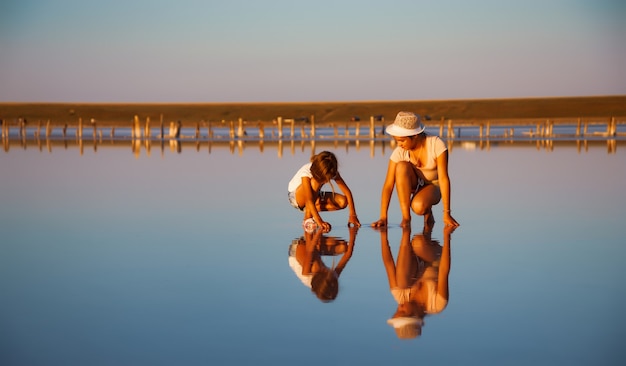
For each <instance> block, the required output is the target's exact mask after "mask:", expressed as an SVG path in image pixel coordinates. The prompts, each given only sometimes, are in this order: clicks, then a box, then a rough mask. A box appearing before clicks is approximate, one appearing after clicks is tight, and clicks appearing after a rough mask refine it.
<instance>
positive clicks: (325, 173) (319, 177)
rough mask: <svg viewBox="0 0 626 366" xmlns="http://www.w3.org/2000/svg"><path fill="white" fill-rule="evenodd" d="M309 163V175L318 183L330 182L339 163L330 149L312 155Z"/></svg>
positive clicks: (335, 173)
mask: <svg viewBox="0 0 626 366" xmlns="http://www.w3.org/2000/svg"><path fill="white" fill-rule="evenodd" d="M311 163H312V164H311V175H312V176H313V178H314V179H315V180H316V181H318V182H319V183H327V182H330V180H331V179H333V178H335V176H336V175H337V171H338V168H339V164H338V163H337V158H336V157H335V154H333V153H331V152H330V151H322V152H321V153H319V154H317V155H314V156H313V157H311Z"/></svg>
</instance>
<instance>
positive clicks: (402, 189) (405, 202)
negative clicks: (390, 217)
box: [396, 162, 418, 227]
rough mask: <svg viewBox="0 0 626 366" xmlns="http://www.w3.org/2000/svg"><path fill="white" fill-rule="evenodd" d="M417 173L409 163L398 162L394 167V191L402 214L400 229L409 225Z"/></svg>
mask: <svg viewBox="0 0 626 366" xmlns="http://www.w3.org/2000/svg"><path fill="white" fill-rule="evenodd" d="M417 180H418V178H417V173H416V171H415V168H414V167H413V165H411V163H408V162H400V163H398V164H397V165H396V191H397V193H398V203H399V204H400V212H401V213H402V222H401V223H400V226H401V227H407V226H410V225H411V194H412V193H413V192H414V191H415V188H416V187H417Z"/></svg>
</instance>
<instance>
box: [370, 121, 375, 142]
mask: <svg viewBox="0 0 626 366" xmlns="http://www.w3.org/2000/svg"><path fill="white" fill-rule="evenodd" d="M374 137H376V129H375V128H374V116H370V138H372V139H373V138H374Z"/></svg>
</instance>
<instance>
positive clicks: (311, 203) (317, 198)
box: [287, 151, 361, 231]
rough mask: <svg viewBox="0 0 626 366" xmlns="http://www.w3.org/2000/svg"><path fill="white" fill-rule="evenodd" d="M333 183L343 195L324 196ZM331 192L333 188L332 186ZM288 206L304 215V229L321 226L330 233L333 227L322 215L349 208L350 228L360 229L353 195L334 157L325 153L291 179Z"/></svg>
mask: <svg viewBox="0 0 626 366" xmlns="http://www.w3.org/2000/svg"><path fill="white" fill-rule="evenodd" d="M331 180H334V181H335V183H337V185H338V186H339V188H340V189H341V191H342V192H343V195H342V194H338V193H335V191H334V189H333V191H332V192H323V191H322V190H321V188H322V186H323V185H324V184H326V183H329V184H330V183H331ZM331 188H332V184H331ZM287 190H288V194H289V202H290V203H291V205H292V206H293V207H295V208H297V209H299V210H300V211H304V222H303V225H305V226H307V225H312V226H315V224H317V225H319V226H320V227H321V228H322V229H324V230H326V231H328V230H330V228H331V227H330V224H329V223H327V222H325V221H324V220H322V217H321V216H320V214H319V212H320V211H335V210H341V209H344V208H346V207H348V208H349V209H350V214H349V215H350V216H349V217H348V224H349V225H350V224H353V225H356V226H361V223H360V222H359V219H358V217H357V215H356V210H355V208H354V200H353V199H352V192H351V191H350V188H349V187H348V185H347V184H346V182H345V181H344V180H343V178H342V177H341V175H340V174H339V170H338V163H337V158H336V157H335V154H333V153H331V152H329V151H322V152H321V153H319V154H317V155H314V156H313V157H312V158H311V162H310V163H307V164H304V165H303V166H302V167H301V168H300V169H299V170H298V171H297V172H296V174H295V175H294V176H293V178H291V180H290V181H289V185H288V187H287Z"/></svg>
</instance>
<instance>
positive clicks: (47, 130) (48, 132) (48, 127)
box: [46, 120, 52, 138]
mask: <svg viewBox="0 0 626 366" xmlns="http://www.w3.org/2000/svg"><path fill="white" fill-rule="evenodd" d="M51 133H52V128H50V120H48V122H47V123H46V138H49V137H50V134H51Z"/></svg>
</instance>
